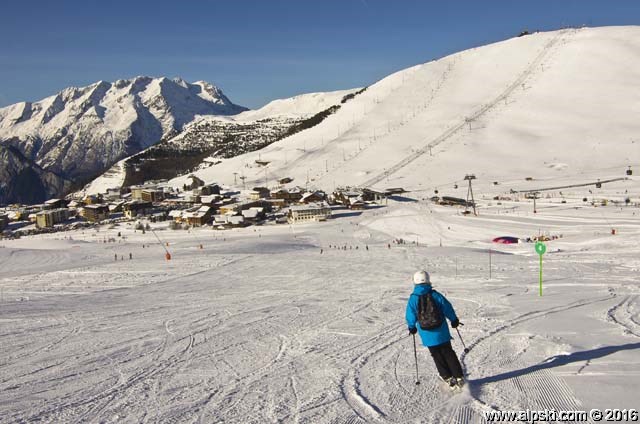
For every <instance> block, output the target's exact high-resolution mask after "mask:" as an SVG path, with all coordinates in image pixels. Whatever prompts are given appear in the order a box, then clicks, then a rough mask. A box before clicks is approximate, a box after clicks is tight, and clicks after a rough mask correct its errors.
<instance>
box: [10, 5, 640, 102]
mask: <svg viewBox="0 0 640 424" xmlns="http://www.w3.org/2000/svg"><path fill="white" fill-rule="evenodd" d="M3 3H4V4H3V5H2V7H1V8H0V10H1V11H2V14H1V16H0V40H1V41H0V107H1V106H6V105H8V104H11V103H15V102H19V101H25V100H26V101H35V100H40V99H41V98H43V97H46V96H49V95H52V94H54V93H56V92H57V91H59V90H61V89H63V88H65V87H68V86H83V85H88V84H90V83H92V82H95V81H98V80H106V81H114V80H116V79H121V78H130V77H134V76H137V75H150V76H168V77H177V76H179V77H182V78H184V79H186V80H187V81H196V80H205V81H209V82H211V83H214V84H216V85H218V86H219V87H220V88H222V90H223V91H224V92H225V93H226V94H227V96H228V97H229V98H230V99H231V100H232V101H233V102H235V103H237V104H241V105H243V106H247V107H251V108H256V107H260V106H262V105H264V104H265V103H267V102H269V101H270V100H273V99H276V98H283V97H290V96H294V95H296V94H300V93H305V92H313V91H332V90H339V89H346V88H354V87H360V86H365V85H368V84H371V83H373V82H375V81H377V80H379V79H381V78H383V77H384V76H386V75H388V74H390V73H392V72H394V71H396V70H399V69H403V68H406V67H409V66H411V65H415V64H418V63H424V62H426V61H428V60H430V59H433V58H438V57H441V56H444V55H447V54H450V53H454V52H456V51H460V50H464V49H467V48H471V47H475V46H479V45H484V44H487V43H490V42H493V41H498V40H502V39H505V38H510V37H512V36H514V35H516V34H517V33H518V32H520V31H521V30H523V29H528V30H553V29H558V28H561V27H563V26H581V25H587V26H604V25H636V24H639V23H640V1H636V0H616V1H613V0H602V1H595V0H554V1H552V0H535V1H519V0H510V1H507V0H494V1H491V0H487V1H478V0H474V1H466V0H459V1H451V2H445V1H427V0H423V1H412V0H396V1H391V0H387V1H382V0H380V1H378V0H323V1H311V0H309V1H307V0H283V1H267V0H261V1H259V0H255V1H244V0H234V1H217V0H216V1H213V0H201V1H191V0H186V1H182V2H177V1H171V2H169V1H164V0H156V1H136V0H129V1H120V0H113V1H108V2H107V1H94V0H83V1H76V0H64V1H49V0H47V1H39V0H38V1H28V2H26V1H21V2H3Z"/></svg>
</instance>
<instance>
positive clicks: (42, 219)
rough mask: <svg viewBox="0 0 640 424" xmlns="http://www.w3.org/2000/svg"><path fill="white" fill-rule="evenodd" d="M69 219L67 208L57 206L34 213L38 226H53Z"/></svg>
mask: <svg viewBox="0 0 640 424" xmlns="http://www.w3.org/2000/svg"><path fill="white" fill-rule="evenodd" d="M67 219H69V209H66V208H58V209H51V210H45V211H42V212H38V213H37V214H36V226H37V227H38V228H48V227H53V226H54V225H56V224H60V223H62V222H64V221H66V220H67Z"/></svg>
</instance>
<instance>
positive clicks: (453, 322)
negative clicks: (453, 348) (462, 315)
mask: <svg viewBox="0 0 640 424" xmlns="http://www.w3.org/2000/svg"><path fill="white" fill-rule="evenodd" d="M459 325H462V323H461V322H460V320H459V319H458V318H456V319H454V320H453V321H451V328H456V327H458V326H459Z"/></svg>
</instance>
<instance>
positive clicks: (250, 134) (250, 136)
mask: <svg viewBox="0 0 640 424" xmlns="http://www.w3.org/2000/svg"><path fill="white" fill-rule="evenodd" d="M361 91H363V90H356V89H353V90H341V91H334V92H328V93H308V94H301V95H298V96H295V97H292V98H288V99H278V100H274V101H272V102H270V103H268V104H267V105H265V106H264V107H262V108H260V109H257V110H250V111H246V112H242V113H240V114H237V115H234V116H220V115H208V116H203V117H200V118H199V119H196V120H195V121H194V122H193V123H191V124H188V125H186V126H185V128H184V130H183V131H182V132H181V133H180V134H178V135H176V136H175V137H172V138H167V139H166V140H164V141H162V142H161V143H158V144H156V145H153V146H151V147H149V148H148V149H145V150H144V151H143V152H140V153H138V154H136V155H134V156H132V157H130V158H128V159H125V160H122V161H120V162H118V163H116V164H114V165H113V166H112V167H111V168H110V169H109V170H107V171H106V172H105V173H104V174H102V175H101V176H100V177H98V178H96V179H95V180H94V181H92V182H91V183H90V184H88V185H87V186H86V187H85V188H84V190H83V192H84V193H87V194H94V193H101V192H104V191H105V190H106V189H108V188H114V187H119V186H122V185H131V184H139V183H142V182H143V181H145V180H157V179H171V178H175V177H176V176H178V175H184V174H189V173H191V172H192V170H193V169H198V168H204V167H207V166H211V164H213V163H217V162H219V161H220V160H222V159H227V158H232V157H235V156H238V155H241V154H244V153H247V152H252V151H256V150H260V149H262V148H264V147H265V146H268V145H269V144H271V143H274V142H276V141H278V140H281V139H283V138H286V137H289V136H291V135H292V134H295V133H298V132H302V131H305V130H308V129H309V128H312V127H313V126H316V125H318V124H319V123H320V122H322V121H323V120H324V119H326V118H327V117H328V116H329V115H331V114H333V113H335V112H336V111H337V110H338V109H340V107H341V106H342V105H344V104H345V103H347V102H348V101H350V100H351V99H352V98H354V97H355V96H356V95H357V94H358V93H359V92H361ZM177 159H179V160H177Z"/></svg>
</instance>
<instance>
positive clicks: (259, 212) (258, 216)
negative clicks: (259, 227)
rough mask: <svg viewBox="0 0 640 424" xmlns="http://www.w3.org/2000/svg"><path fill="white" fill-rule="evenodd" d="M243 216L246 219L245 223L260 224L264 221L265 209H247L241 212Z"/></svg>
mask: <svg viewBox="0 0 640 424" xmlns="http://www.w3.org/2000/svg"><path fill="white" fill-rule="evenodd" d="M241 215H242V217H243V218H244V219H245V221H249V222H258V221H261V220H263V219H264V216H265V214H264V208H262V207H252V208H249V209H245V210H243V211H242V212H241Z"/></svg>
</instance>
